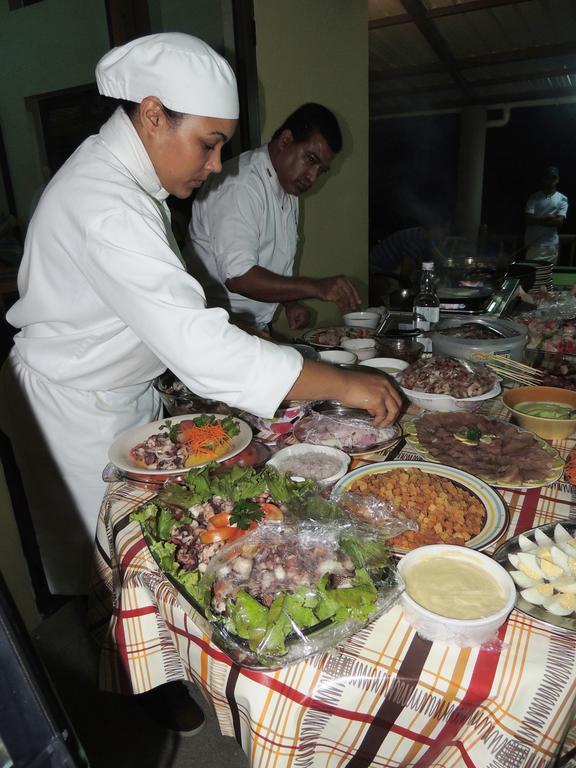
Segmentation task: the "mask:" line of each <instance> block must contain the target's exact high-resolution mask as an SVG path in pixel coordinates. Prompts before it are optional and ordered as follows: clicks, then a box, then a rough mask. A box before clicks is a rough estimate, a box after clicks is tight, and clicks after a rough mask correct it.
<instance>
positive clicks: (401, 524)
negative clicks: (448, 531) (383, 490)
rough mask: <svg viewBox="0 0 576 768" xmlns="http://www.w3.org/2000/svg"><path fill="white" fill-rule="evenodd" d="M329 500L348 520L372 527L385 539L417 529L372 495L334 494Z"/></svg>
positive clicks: (415, 525)
mask: <svg viewBox="0 0 576 768" xmlns="http://www.w3.org/2000/svg"><path fill="white" fill-rule="evenodd" d="M331 500H332V501H333V502H334V503H335V504H336V505H337V507H338V508H339V509H340V510H341V514H343V515H344V516H345V517H346V518H347V519H348V520H350V521H351V522H355V523H357V524H358V523H364V524H365V525H368V526H371V527H373V528H374V532H375V533H376V534H377V535H379V536H382V537H384V538H385V539H393V538H394V537H395V536H399V535H400V534H401V533H404V531H417V530H418V529H419V526H418V523H417V522H416V521H415V520H411V519H409V518H407V517H406V516H405V515H404V514H403V513H402V512H401V511H400V510H399V509H398V507H397V506H396V505H395V504H393V503H392V502H390V501H385V500H384V499H381V498H379V497H378V496H375V495H374V494H370V493H355V492H354V491H344V492H335V493H333V494H332V497H331Z"/></svg>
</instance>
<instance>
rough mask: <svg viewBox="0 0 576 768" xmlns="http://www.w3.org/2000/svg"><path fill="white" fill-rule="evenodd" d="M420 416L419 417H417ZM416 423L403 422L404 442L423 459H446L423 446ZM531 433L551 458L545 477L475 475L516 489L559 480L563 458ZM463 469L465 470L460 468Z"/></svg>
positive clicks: (439, 460) (504, 486) (493, 483)
mask: <svg viewBox="0 0 576 768" xmlns="http://www.w3.org/2000/svg"><path fill="white" fill-rule="evenodd" d="M419 418H421V417H419ZM417 424H418V418H416V419H413V420H412V421H408V422H406V423H405V424H404V437H405V438H406V442H407V443H408V444H409V445H410V446H412V448H414V450H415V451H416V452H417V453H419V454H420V455H421V456H422V458H423V459H425V460H426V461H430V462H433V463H440V462H441V461H446V459H445V458H444V459H438V458H436V457H435V456H434V455H433V454H432V453H431V452H430V451H429V450H428V449H427V448H425V447H424V446H423V445H422V443H421V442H420V440H419V439H418V432H417ZM511 426H514V428H515V429H517V430H518V432H526V430H525V429H521V428H520V427H516V426H515V425H513V424H512V425H511ZM530 434H532V435H533V437H534V439H535V440H536V442H537V443H538V445H539V446H540V447H541V448H542V450H543V451H545V452H546V453H547V454H548V455H549V456H550V457H551V458H552V460H553V464H552V467H551V469H550V471H549V472H548V474H547V475H546V477H544V478H541V479H540V480H534V481H533V482H529V481H525V482H523V483H521V484H519V483H511V482H506V481H505V480H499V479H498V478H495V477H491V476H490V475H488V474H486V473H484V472H482V471H481V470H479V471H478V472H475V475H477V476H478V477H479V478H480V479H481V480H483V481H484V482H485V483H488V485H495V486H497V487H498V488H517V489H520V490H522V489H526V490H528V489H530V488H542V487H543V486H545V485H550V484H551V483H555V482H556V480H559V479H560V478H561V477H562V472H563V470H564V460H563V459H562V457H561V456H560V454H559V453H558V451H557V450H556V449H555V448H553V447H552V446H551V445H549V444H548V443H547V442H546V441H545V440H543V439H542V438H541V437H538V435H534V434H533V433H532V432H531V433H530ZM462 471H465V470H462Z"/></svg>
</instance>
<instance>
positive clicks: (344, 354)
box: [318, 349, 358, 365]
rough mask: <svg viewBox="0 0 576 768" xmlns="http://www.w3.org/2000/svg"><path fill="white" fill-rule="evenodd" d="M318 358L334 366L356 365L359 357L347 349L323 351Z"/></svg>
mask: <svg viewBox="0 0 576 768" xmlns="http://www.w3.org/2000/svg"><path fill="white" fill-rule="evenodd" d="M318 357H319V359H320V360H323V361H324V362H325V363H332V364H333V365H354V364H355V363H357V362H358V355H356V354H354V352H350V351H349V350H347V349H323V350H321V351H320V352H318Z"/></svg>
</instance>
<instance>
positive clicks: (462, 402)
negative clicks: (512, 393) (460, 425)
mask: <svg viewBox="0 0 576 768" xmlns="http://www.w3.org/2000/svg"><path fill="white" fill-rule="evenodd" d="M400 388H401V390H402V392H403V393H404V394H405V395H406V397H407V398H408V400H410V402H411V403H413V404H414V405H417V406H418V407H419V408H423V409H424V410H425V411H437V412H440V413H453V412H455V411H476V410H477V409H478V408H480V406H481V405H482V403H483V402H484V401H485V400H490V399H491V398H493V397H496V396H497V395H499V394H500V390H501V387H500V382H499V381H497V382H496V383H495V384H494V386H493V387H492V388H491V389H489V390H488V392H484V394H482V395H475V396H474V397H452V396H451V395H435V394H432V393H430V392H418V391H416V390H415V389H406V387H402V386H400Z"/></svg>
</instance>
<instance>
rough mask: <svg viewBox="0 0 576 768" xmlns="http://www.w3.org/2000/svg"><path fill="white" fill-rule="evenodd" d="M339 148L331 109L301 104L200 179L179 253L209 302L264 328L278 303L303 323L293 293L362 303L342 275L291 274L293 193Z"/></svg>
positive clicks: (292, 320) (294, 324) (293, 322)
mask: <svg viewBox="0 0 576 768" xmlns="http://www.w3.org/2000/svg"><path fill="white" fill-rule="evenodd" d="M341 147H342V135H341V132H340V128H339V126H338V122H337V120H336V118H335V117H334V115H333V114H332V113H331V112H330V111H329V110H328V109H326V107H323V106H321V105H320V104H314V103H309V104H304V105H303V106H301V107H299V108H298V109H297V110H296V111H295V112H294V113H293V114H292V115H290V117H288V118H287V119H286V120H285V121H284V123H283V124H282V125H281V126H280V128H278V130H277V131H276V132H275V133H274V136H273V137H272V139H271V141H270V142H269V143H268V144H265V145H264V146H262V147H259V148H258V149H255V150H251V151H249V152H244V153H243V154H242V155H240V156H239V157H236V158H233V159H232V160H230V161H228V162H227V163H226V164H225V165H224V167H223V171H222V173H221V174H220V175H219V176H218V178H217V179H213V180H212V181H210V182H208V183H207V184H205V186H204V188H203V189H202V191H201V192H200V194H199V195H198V197H197V198H196V200H195V201H194V204H193V206H192V218H191V220H190V226H189V230H188V237H187V241H186V247H185V252H184V255H185V259H186V262H187V266H188V270H189V271H190V272H191V274H192V275H194V277H196V278H197V279H198V280H199V281H200V282H201V283H202V286H203V288H204V290H205V292H206V298H207V302H208V306H212V307H214V306H216V307H223V308H225V309H227V310H228V311H229V313H230V315H231V316H232V319H233V320H235V321H236V322H240V323H243V324H245V325H249V326H252V327H255V328H258V329H263V328H266V327H267V326H268V324H269V323H270V321H271V320H272V318H273V316H274V313H275V312H276V309H277V307H278V304H283V305H284V307H285V309H286V315H287V318H288V323H289V325H290V327H291V328H303V327H304V326H305V325H306V324H307V322H308V316H309V315H308V309H307V308H306V307H305V306H304V305H302V304H299V303H298V300H299V299H309V298H316V299H322V300H324V301H333V302H334V303H335V304H337V306H338V307H340V309H343V310H349V309H354V308H356V307H357V306H358V305H359V304H360V303H361V299H360V296H359V294H358V292H357V291H356V288H355V287H354V285H353V284H352V282H351V280H350V279H349V278H348V277H345V276H343V275H337V276H333V277H325V278H311V277H294V276H293V275H292V270H293V266H294V255H295V253H296V246H297V242H298V197H299V196H300V195H301V194H303V193H304V192H307V191H308V190H309V189H310V188H311V187H312V186H313V184H314V183H315V182H316V180H317V179H318V177H319V176H320V175H321V174H323V173H326V172H327V171H328V170H329V169H330V165H331V163H332V160H333V158H334V156H335V155H336V153H338V152H339V151H340V149H341Z"/></svg>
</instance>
